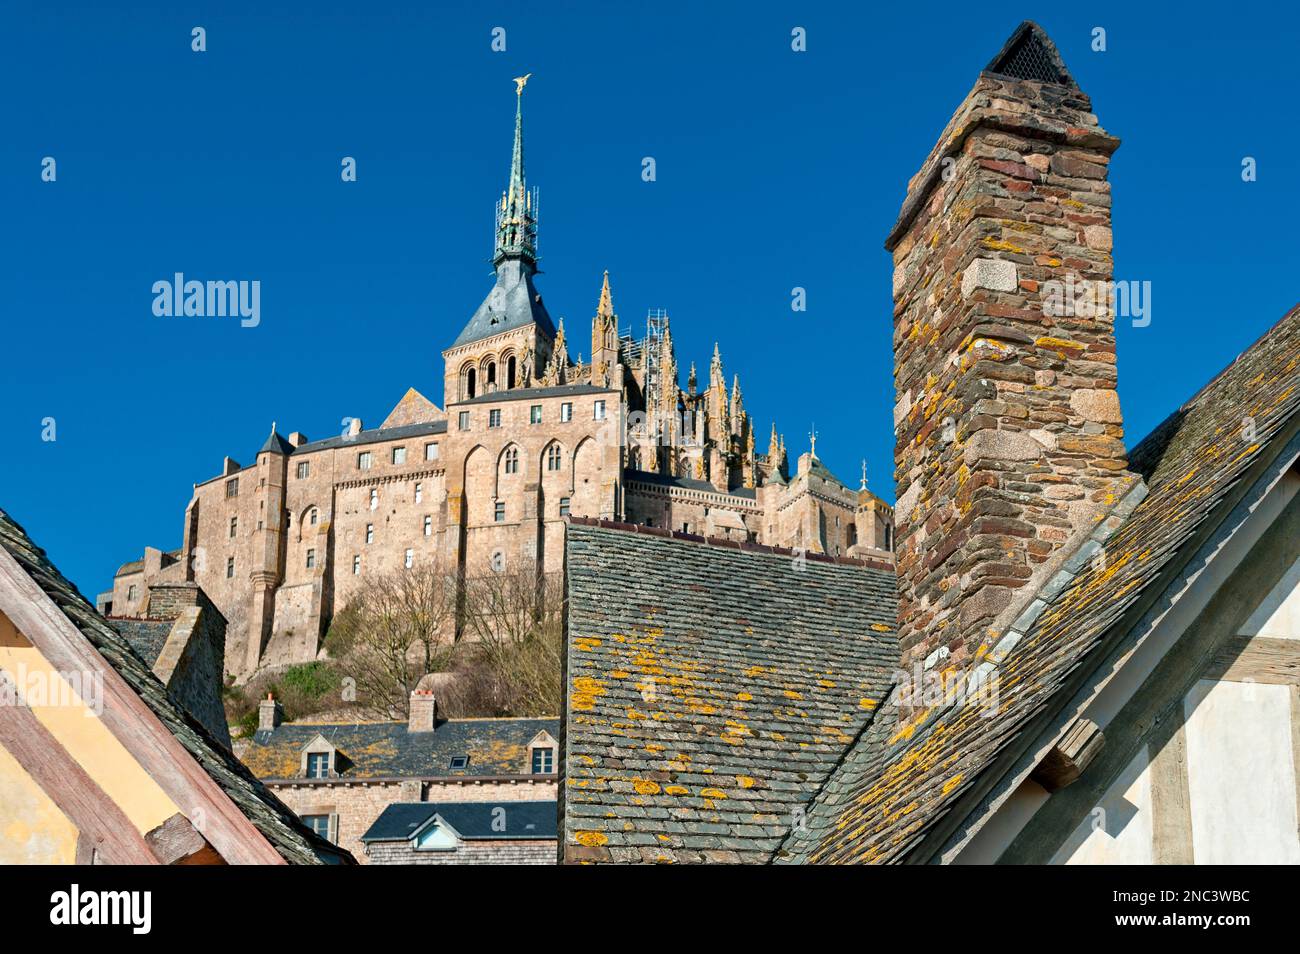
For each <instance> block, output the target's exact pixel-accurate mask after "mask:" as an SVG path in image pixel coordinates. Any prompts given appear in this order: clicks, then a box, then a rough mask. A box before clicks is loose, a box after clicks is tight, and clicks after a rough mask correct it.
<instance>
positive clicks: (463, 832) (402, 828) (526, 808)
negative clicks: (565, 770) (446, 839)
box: [361, 801, 557, 842]
mask: <svg viewBox="0 0 1300 954" xmlns="http://www.w3.org/2000/svg"><path fill="white" fill-rule="evenodd" d="M498 809H501V810H502V811H498ZM435 815H436V816H437V817H439V818H441V819H442V820H443V821H444V822H446V823H447V824H448V825H450V826H451V827H452V828H453V829H455V831H456V834H458V835H460V837H461V838H463V839H465V840H466V841H475V840H478V839H488V840H495V841H508V840H515V839H518V840H532V839H537V838H542V839H545V838H550V839H554V838H555V832H556V828H557V824H556V807H555V802H553V801H542V802H397V803H395V804H392V805H389V806H388V807H387V808H385V809H384V811H383V813H382V814H381V815H380V816H379V817H378V818H376V819H375V823H374V824H373V825H371V826H370V827H369V828H368V829H367V830H366V833H365V834H364V835H362V836H361V840H362V841H363V842H369V841H406V840H407V839H408V838H410V837H412V836H413V835H414V834H415V833H416V832H418V831H419V830H420V829H422V828H423V827H424V826H425V824H426V823H428V822H429V821H430V820H431V819H432V818H433V817H434V816H435ZM498 819H499V821H498ZM494 823H495V825H496V827H495V828H494ZM503 824H504V826H505V827H504V830H501V831H498V830H496V829H497V828H500V827H501V825H503Z"/></svg>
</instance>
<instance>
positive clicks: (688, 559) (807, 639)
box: [563, 521, 898, 861]
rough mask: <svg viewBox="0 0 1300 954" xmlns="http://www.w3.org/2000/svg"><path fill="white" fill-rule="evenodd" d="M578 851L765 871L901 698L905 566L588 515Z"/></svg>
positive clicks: (573, 576) (575, 708) (572, 843)
mask: <svg viewBox="0 0 1300 954" xmlns="http://www.w3.org/2000/svg"><path fill="white" fill-rule="evenodd" d="M566 555H567V562H568V574H567V586H568V600H569V609H568V612H569V620H568V633H567V637H566V639H567V663H566V694H567V697H568V700H569V703H568V707H567V708H568V713H567V716H566V724H565V740H564V748H565V751H564V758H563V762H564V772H565V786H564V796H563V797H564V799H565V809H564V825H565V841H566V856H567V857H569V858H571V859H577V860H582V859H588V860H596V861H606V860H608V861H640V860H650V861H655V860H661V859H662V860H669V861H672V860H678V861H687V860H703V859H713V860H736V861H765V860H767V859H768V858H769V856H770V855H771V853H772V852H773V851H774V850H775V849H776V848H777V847H778V845H779V844H780V842H781V840H782V838H783V837H784V836H785V834H786V833H787V831H788V830H789V827H790V825H791V824H792V820H793V819H794V818H795V817H796V810H797V809H800V808H802V807H803V806H806V805H807V803H808V802H809V801H810V800H811V798H812V797H813V795H814V794H815V793H816V791H817V790H818V789H819V788H820V786H821V784H822V783H823V782H824V781H825V779H826V778H827V776H828V775H829V774H830V772H831V770H832V768H833V767H834V766H835V764H836V762H837V761H838V760H839V758H840V756H841V755H842V754H843V752H844V751H845V750H846V749H847V748H848V746H849V745H850V743H851V742H852V741H853V739H854V738H855V737H856V736H857V735H858V734H859V732H861V731H862V729H863V728H864V727H865V726H866V725H867V724H868V723H869V722H870V720H871V718H872V715H873V714H874V713H875V712H876V711H877V708H878V706H879V705H880V703H881V702H882V701H883V698H884V695H885V694H886V692H887V690H888V686H889V684H890V679H891V675H892V669H893V667H894V666H895V664H896V660H897V656H898V651H897V641H896V636H895V633H894V616H895V590H894V578H893V574H892V573H891V572H889V571H887V570H881V569H874V568H869V567H865V566H862V565H857V564H850V563H846V562H834V561H829V560H827V561H817V560H800V559H798V558H795V557H792V556H791V555H789V554H784V555H783V554H778V553H769V552H754V551H750V550H743V549H740V548H739V547H724V546H714V545H711V544H706V543H697V542H690V541H684V540H680V539H674V538H673V537H670V536H667V535H658V534H654V533H630V532H627V531H625V530H618V529H612V528H608V527H604V526H593V525H587V524H582V523H580V522H578V521H572V522H571V523H570V525H569V527H568V532H567V543H566Z"/></svg>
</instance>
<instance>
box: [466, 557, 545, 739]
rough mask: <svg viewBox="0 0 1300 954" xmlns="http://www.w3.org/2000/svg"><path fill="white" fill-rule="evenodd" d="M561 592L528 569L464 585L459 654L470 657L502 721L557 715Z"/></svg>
mask: <svg viewBox="0 0 1300 954" xmlns="http://www.w3.org/2000/svg"><path fill="white" fill-rule="evenodd" d="M563 610H564V588H563V584H562V581H561V579H560V577H559V575H558V574H552V575H549V576H546V575H541V574H539V573H538V572H537V567H536V565H535V564H532V563H527V562H526V563H523V564H520V565H519V566H517V567H515V568H513V569H508V570H501V571H497V572H487V573H483V574H481V575H477V576H473V577H471V578H469V579H467V580H466V581H465V601H464V610H463V612H464V617H463V625H464V632H465V636H464V638H465V640H466V641H467V642H466V644H465V645H464V646H463V651H465V652H467V653H471V654H473V656H474V658H475V659H476V661H477V662H478V663H479V666H480V667H481V672H480V678H481V679H482V680H483V681H485V682H486V685H485V686H484V688H485V689H486V694H487V695H488V697H489V698H488V699H485V700H483V701H484V702H485V703H487V704H489V705H491V706H492V707H493V708H494V709H495V710H496V711H497V712H498V713H499V714H502V715H556V714H558V713H559V711H560V704H561V701H562V696H563V690H562V687H561V683H562V681H563V680H562V675H561V672H560V657H561V644H562V641H563V625H564V618H563Z"/></svg>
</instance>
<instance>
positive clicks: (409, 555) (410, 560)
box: [405, 548, 415, 570]
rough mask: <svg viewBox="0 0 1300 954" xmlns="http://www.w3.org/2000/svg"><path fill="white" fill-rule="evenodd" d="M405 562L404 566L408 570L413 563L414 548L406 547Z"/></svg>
mask: <svg viewBox="0 0 1300 954" xmlns="http://www.w3.org/2000/svg"><path fill="white" fill-rule="evenodd" d="M405 563H406V568H407V569H408V570H409V569H410V568H411V567H413V566H414V565H415V551H414V550H412V549H410V548H407V551H406V560H405Z"/></svg>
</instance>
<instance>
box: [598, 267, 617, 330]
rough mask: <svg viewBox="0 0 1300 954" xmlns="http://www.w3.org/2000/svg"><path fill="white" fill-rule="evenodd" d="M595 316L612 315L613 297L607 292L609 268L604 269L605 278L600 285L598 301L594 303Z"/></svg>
mask: <svg viewBox="0 0 1300 954" xmlns="http://www.w3.org/2000/svg"><path fill="white" fill-rule="evenodd" d="M596 317H598V318H613V317H614V299H613V296H611V295H610V293H609V269H608V268H607V269H605V280H604V282H602V283H601V286H600V301H599V302H597V304H596Z"/></svg>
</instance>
